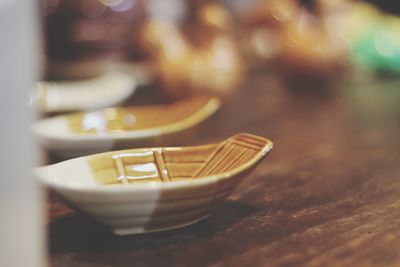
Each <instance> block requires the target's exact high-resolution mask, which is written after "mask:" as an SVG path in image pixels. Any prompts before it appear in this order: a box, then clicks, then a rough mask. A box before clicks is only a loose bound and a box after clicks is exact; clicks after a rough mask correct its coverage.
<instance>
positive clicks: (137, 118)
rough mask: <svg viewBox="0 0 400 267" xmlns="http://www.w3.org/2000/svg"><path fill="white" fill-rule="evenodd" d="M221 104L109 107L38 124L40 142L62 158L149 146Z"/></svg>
mask: <svg viewBox="0 0 400 267" xmlns="http://www.w3.org/2000/svg"><path fill="white" fill-rule="evenodd" d="M219 106H220V101H219V99H218V98H215V97H209V96H193V97H190V98H186V99H183V100H180V101H176V102H173V103H169V104H163V105H153V106H137V107H119V108H108V109H104V110H100V111H96V112H89V113H74V114H69V115H64V116H56V117H52V118H49V119H44V120H42V121H39V122H38V123H37V124H36V125H35V126H34V131H35V133H36V135H37V136H38V139H39V140H38V141H39V143H41V144H42V145H43V146H44V147H46V148H48V149H49V150H51V151H54V152H56V153H57V154H59V155H62V156H64V157H65V156H67V157H71V156H77V155H79V156H81V155H88V154H91V153H98V152H105V151H109V150H111V149H112V148H114V149H115V148H126V147H146V146H152V145H153V144H155V143H157V144H159V141H160V140H159V139H160V138H161V137H163V138H167V139H168V138H169V139H171V137H172V134H175V133H178V132H181V131H183V130H186V129H189V128H191V127H193V126H195V125H197V124H199V123H200V122H202V121H203V120H205V119H206V118H208V117H209V116H211V115H212V114H214V113H215V111H217V110H218V108H219Z"/></svg>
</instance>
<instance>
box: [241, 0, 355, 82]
mask: <svg viewBox="0 0 400 267" xmlns="http://www.w3.org/2000/svg"><path fill="white" fill-rule="evenodd" d="M344 5H345V3H344V1H330V2H329V1H324V0H319V1H296V0H262V1H260V4H259V5H258V6H256V7H255V8H254V9H252V10H250V11H249V12H248V13H247V14H245V15H244V16H243V17H242V21H243V23H244V25H245V27H246V29H247V31H246V32H245V34H247V35H249V37H248V38H244V39H245V40H249V41H248V42H247V44H246V47H250V48H251V51H253V57H254V56H258V58H261V59H263V60H269V61H272V62H274V64H276V63H277V64H278V65H279V66H281V67H282V68H281V72H282V74H283V75H284V76H285V80H295V83H297V81H299V80H301V81H303V82H314V81H317V82H318V81H327V80H330V79H332V78H335V77H337V74H339V73H340V69H341V68H342V67H343V66H344V65H345V63H346V52H347V51H346V50H347V49H346V45H345V42H344V40H343V38H341V37H340V34H338V31H337V30H335V29H337V27H332V24H335V23H336V21H339V20H338V19H337V17H336V16H335V15H337V13H340V12H336V11H337V9H341V8H343V6H344ZM335 12H336V13H335ZM336 26H338V25H336Z"/></svg>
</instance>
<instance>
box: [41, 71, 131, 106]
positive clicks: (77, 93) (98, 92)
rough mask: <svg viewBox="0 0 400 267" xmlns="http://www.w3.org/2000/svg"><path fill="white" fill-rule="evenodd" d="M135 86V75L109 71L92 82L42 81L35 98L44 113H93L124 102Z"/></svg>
mask: <svg viewBox="0 0 400 267" xmlns="http://www.w3.org/2000/svg"><path fill="white" fill-rule="evenodd" d="M136 85H137V82H136V79H135V77H134V75H131V74H128V73H123V72H110V73H106V74H103V75H101V76H97V77H95V78H91V79H83V80H73V81H72V80H71V81H59V82H47V81H46V82H44V81H43V82H39V83H38V86H37V89H36V97H37V100H38V107H39V109H40V110H41V111H42V112H67V111H78V110H93V109H99V108H104V107H109V106H113V105H116V104H118V103H120V102H122V101H123V100H125V99H126V98H128V97H129V96H130V95H131V94H133V92H134V91H135V89H136Z"/></svg>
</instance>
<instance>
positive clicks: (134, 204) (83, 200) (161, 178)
mask: <svg viewBox="0 0 400 267" xmlns="http://www.w3.org/2000/svg"><path fill="white" fill-rule="evenodd" d="M271 149H272V142H271V141H269V140H267V139H265V138H263V137H259V136H255V135H251V134H238V135H235V136H233V137H231V138H229V139H227V140H225V141H223V142H220V143H217V144H211V145H203V146H193V147H170V148H142V149H131V150H121V151H114V152H108V153H102V154H95V155H91V156H87V157H81V158H76V159H72V160H68V161H64V162H61V163H58V164H54V165H50V166H45V167H41V168H39V169H38V170H37V172H36V175H37V177H38V178H39V179H40V180H41V181H42V182H43V183H44V184H46V185H47V186H49V187H50V188H52V189H54V190H55V191H56V192H57V193H58V194H59V195H61V196H62V197H63V198H65V199H66V200H67V201H69V202H70V204H71V205H73V206H75V207H76V208H78V209H80V210H82V211H84V212H86V213H88V214H90V215H91V216H93V217H94V218H96V219H97V220H99V221H100V222H102V223H104V224H106V225H109V226H111V227H112V228H113V231H114V232H115V233H116V234H120V235H124V234H135V233H145V232H153V231H162V230H167V229H173V228H178V227H182V226H186V225H190V224H192V223H195V222H198V221H200V220H203V219H205V218H206V217H208V216H209V213H210V211H211V209H212V208H214V207H215V206H216V205H217V204H218V203H220V202H221V201H223V200H224V199H225V198H226V197H227V196H228V195H229V194H230V193H231V192H232V190H233V189H234V188H235V187H236V186H237V185H238V184H239V182H240V181H241V180H242V179H243V178H245V176H247V174H248V173H249V172H250V171H251V170H252V169H254V168H255V167H256V166H257V163H259V162H260V161H261V159H263V158H264V157H265V156H266V155H267V153H268V152H269V151H270V150H271Z"/></svg>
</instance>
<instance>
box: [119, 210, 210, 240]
mask: <svg viewBox="0 0 400 267" xmlns="http://www.w3.org/2000/svg"><path fill="white" fill-rule="evenodd" d="M208 216H210V214H206V215H204V216H201V217H199V218H196V219H192V220H190V221H185V222H183V223H176V224H173V225H171V224H169V225H165V226H158V227H126V228H114V229H113V232H114V234H116V235H132V234H144V233H152V232H161V231H167V230H173V229H177V228H181V227H185V226H189V225H192V224H195V223H197V222H200V221H202V220H204V219H206V218H207V217H208Z"/></svg>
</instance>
